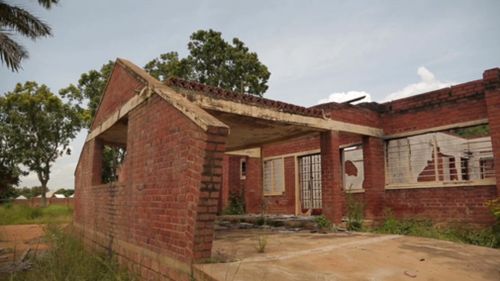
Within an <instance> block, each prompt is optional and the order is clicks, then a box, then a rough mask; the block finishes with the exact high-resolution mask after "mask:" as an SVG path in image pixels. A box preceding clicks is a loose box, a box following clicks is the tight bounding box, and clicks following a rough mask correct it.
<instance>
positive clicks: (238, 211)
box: [222, 193, 245, 215]
mask: <svg viewBox="0 0 500 281" xmlns="http://www.w3.org/2000/svg"><path fill="white" fill-rule="evenodd" d="M222 213H223V214H224V215H243V214H244V213H245V201H244V200H243V197H242V196H240V195H238V194H236V193H233V194H231V195H230V196H229V205H228V206H227V208H226V209H224V211H222Z"/></svg>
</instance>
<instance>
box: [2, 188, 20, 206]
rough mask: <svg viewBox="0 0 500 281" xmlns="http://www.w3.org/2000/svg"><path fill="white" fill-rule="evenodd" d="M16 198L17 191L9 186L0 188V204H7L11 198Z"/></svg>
mask: <svg viewBox="0 0 500 281" xmlns="http://www.w3.org/2000/svg"><path fill="white" fill-rule="evenodd" d="M17 196H18V195H17V190H16V189H15V188H14V187H13V186H11V185H7V186H4V187H2V188H0V203H2V202H7V201H9V200H10V199H12V198H16V197H17Z"/></svg>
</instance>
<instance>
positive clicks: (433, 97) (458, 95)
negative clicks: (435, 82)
mask: <svg viewBox="0 0 500 281" xmlns="http://www.w3.org/2000/svg"><path fill="white" fill-rule="evenodd" d="M384 106H385V108H386V111H385V112H384V113H382V125H383V126H382V127H383V129H384V132H385V134H387V135H391V134H396V133H402V132H408V131H415V130H422V129H428V128H433V127H439V126H444V125H449V124H454V123H461V122H467V121H474V120H478V119H484V118H487V117H488V116H487V111H486V103H485V100H484V87H483V85H482V83H481V80H479V81H472V82H469V83H464V84H460V85H456V86H453V87H451V88H445V89H441V90H437V91H434V92H430V93H425V94H421V95H417V96H413V97H409V98H405V99H400V100H396V101H392V102H389V103H386V104H384Z"/></svg>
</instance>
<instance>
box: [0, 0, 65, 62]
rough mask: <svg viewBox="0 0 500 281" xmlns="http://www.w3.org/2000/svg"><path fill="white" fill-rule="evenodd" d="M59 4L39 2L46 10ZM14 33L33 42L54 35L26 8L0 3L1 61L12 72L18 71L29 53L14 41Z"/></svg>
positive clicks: (48, 27) (55, 0)
mask: <svg viewBox="0 0 500 281" xmlns="http://www.w3.org/2000/svg"><path fill="white" fill-rule="evenodd" d="M57 2H59V0H38V4H40V5H41V6H42V7H44V8H46V9H50V8H51V7H52V4H56V3H57ZM14 33H17V34H19V35H23V36H25V37H27V38H30V39H33V40H34V39H37V38H39V37H45V36H50V35H51V34H52V33H51V29H50V26H48V25H47V24H46V23H45V22H43V21H42V20H40V19H39V18H37V17H35V16H34V15H33V14H31V13H30V12H28V11H26V10H25V9H24V8H22V7H19V6H14V5H10V4H8V3H6V1H0V60H1V61H2V63H5V65H7V67H8V68H10V69H11V70H12V71H18V70H19V69H20V68H21V61H22V60H23V59H26V58H28V51H26V49H25V48H24V47H23V46H22V45H21V44H19V43H18V42H16V41H15V40H14V39H13V37H12V35H14Z"/></svg>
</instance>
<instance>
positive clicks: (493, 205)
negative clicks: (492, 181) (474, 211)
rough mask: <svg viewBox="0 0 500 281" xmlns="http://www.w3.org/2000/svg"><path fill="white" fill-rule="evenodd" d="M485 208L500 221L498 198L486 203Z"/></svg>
mask: <svg viewBox="0 0 500 281" xmlns="http://www.w3.org/2000/svg"><path fill="white" fill-rule="evenodd" d="M486 207H487V208H488V209H489V210H490V211H491V213H492V214H493V216H495V218H496V219H497V221H500V197H499V198H497V199H494V200H490V201H487V202H486Z"/></svg>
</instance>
